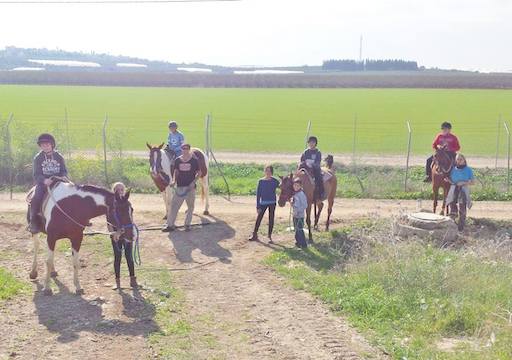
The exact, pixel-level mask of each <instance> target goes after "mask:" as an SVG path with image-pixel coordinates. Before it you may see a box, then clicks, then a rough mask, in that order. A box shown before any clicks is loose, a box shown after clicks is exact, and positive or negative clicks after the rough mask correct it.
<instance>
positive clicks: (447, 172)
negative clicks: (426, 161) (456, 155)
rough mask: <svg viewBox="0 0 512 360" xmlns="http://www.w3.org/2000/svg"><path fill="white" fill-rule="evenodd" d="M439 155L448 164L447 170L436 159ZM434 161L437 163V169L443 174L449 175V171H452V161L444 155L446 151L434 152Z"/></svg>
mask: <svg viewBox="0 0 512 360" xmlns="http://www.w3.org/2000/svg"><path fill="white" fill-rule="evenodd" d="M440 155H442V156H444V157H445V159H446V160H447V162H448V163H449V164H450V165H449V167H448V169H445V168H444V167H443V166H442V165H441V163H440V161H439V159H438V158H437V157H438V156H440ZM434 161H435V162H436V163H437V166H438V168H439V169H440V170H441V172H442V173H443V174H449V173H450V171H451V170H452V167H453V161H452V159H451V158H450V157H449V156H448V154H447V153H446V151H445V150H443V151H440V150H438V151H437V152H436V155H435V156H434Z"/></svg>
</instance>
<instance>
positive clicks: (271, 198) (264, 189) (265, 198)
mask: <svg viewBox="0 0 512 360" xmlns="http://www.w3.org/2000/svg"><path fill="white" fill-rule="evenodd" d="M273 175H274V168H273V167H272V165H267V166H265V176H264V177H263V178H261V179H260V180H259V181H258V188H257V190H256V212H257V213H258V216H257V218H256V224H255V225H254V231H253V232H252V236H251V237H250V238H249V241H257V240H258V229H259V228H260V224H261V220H262V219H263V216H264V215H265V212H266V211H267V209H268V239H269V243H270V244H272V243H273V241H272V230H273V229H274V218H275V210H276V189H277V188H278V187H279V181H278V180H277V179H276V178H275V177H273Z"/></svg>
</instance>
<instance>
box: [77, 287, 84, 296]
mask: <svg viewBox="0 0 512 360" xmlns="http://www.w3.org/2000/svg"><path fill="white" fill-rule="evenodd" d="M75 294H77V295H78V296H81V295H83V294H85V292H84V289H76V291H75Z"/></svg>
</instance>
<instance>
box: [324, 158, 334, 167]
mask: <svg viewBox="0 0 512 360" xmlns="http://www.w3.org/2000/svg"><path fill="white" fill-rule="evenodd" d="M324 161H325V165H327V168H328V169H332V165H333V164H334V157H333V156H332V155H327V156H326V157H325V159H324Z"/></svg>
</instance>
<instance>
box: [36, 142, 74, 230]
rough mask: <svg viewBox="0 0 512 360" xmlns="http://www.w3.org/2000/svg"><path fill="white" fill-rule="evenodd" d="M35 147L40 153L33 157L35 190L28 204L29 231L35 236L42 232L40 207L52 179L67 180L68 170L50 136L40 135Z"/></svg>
mask: <svg viewBox="0 0 512 360" xmlns="http://www.w3.org/2000/svg"><path fill="white" fill-rule="evenodd" d="M37 145H39V148H40V149H41V151H40V152H39V153H38V154H37V155H36V156H35V157H34V162H33V166H32V169H33V176H34V182H35V184H36V185H35V190H34V195H33V197H32V200H31V202H30V224H29V231H30V232H31V233H32V234H37V233H38V232H41V231H42V230H43V224H42V220H41V216H40V213H41V206H42V203H43V199H44V197H45V195H46V194H47V192H48V187H49V186H50V185H51V184H52V179H51V178H52V177H54V176H57V177H61V178H67V176H68V170H67V168H66V163H65V161H64V158H63V157H62V155H61V154H59V152H58V151H57V150H55V146H56V143H55V138H54V137H53V136H52V135H51V134H41V135H39V137H38V139H37Z"/></svg>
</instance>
